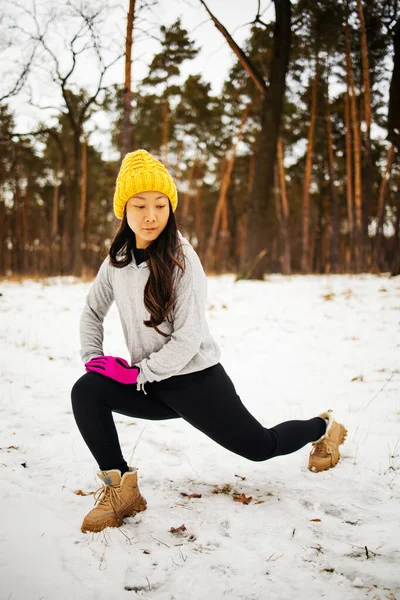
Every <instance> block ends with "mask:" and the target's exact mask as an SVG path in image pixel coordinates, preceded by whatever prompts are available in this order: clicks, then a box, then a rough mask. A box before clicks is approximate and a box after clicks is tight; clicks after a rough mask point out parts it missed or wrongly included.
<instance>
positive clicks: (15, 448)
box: [7, 446, 19, 450]
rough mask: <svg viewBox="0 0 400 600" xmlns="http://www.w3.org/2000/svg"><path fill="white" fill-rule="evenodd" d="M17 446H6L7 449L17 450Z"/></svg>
mask: <svg viewBox="0 0 400 600" xmlns="http://www.w3.org/2000/svg"><path fill="white" fill-rule="evenodd" d="M18 448H19V446H7V450H18Z"/></svg>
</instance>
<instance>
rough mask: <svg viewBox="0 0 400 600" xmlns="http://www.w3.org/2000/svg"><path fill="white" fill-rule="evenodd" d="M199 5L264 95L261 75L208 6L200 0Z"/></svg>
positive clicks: (264, 87)
mask: <svg viewBox="0 0 400 600" xmlns="http://www.w3.org/2000/svg"><path fill="white" fill-rule="evenodd" d="M200 3H201V4H202V5H203V6H204V8H205V9H206V11H207V12H208V14H209V15H210V18H211V20H212V21H213V23H214V25H215V27H216V28H217V29H218V31H220V32H221V33H222V35H223V36H224V38H225V39H226V41H227V42H228V44H229V46H230V47H231V48H232V50H233V52H234V53H235V54H236V56H237V57H238V59H239V61H240V62H241V64H242V65H243V67H244V68H245V69H246V71H247V73H248V74H249V75H250V77H251V79H252V80H253V81H254V83H255V85H256V86H257V89H258V90H259V91H260V92H261V94H265V92H266V89H267V87H266V84H265V81H264V78H263V77H262V75H261V74H260V73H259V71H258V70H257V69H256V67H255V66H254V65H253V63H252V62H251V61H250V59H249V58H248V56H247V55H246V54H245V53H244V52H243V50H242V49H241V48H239V46H238V45H237V43H236V42H235V40H234V39H233V38H232V36H231V35H230V34H229V32H228V31H227V30H226V29H225V27H224V26H223V25H222V24H221V23H220V22H219V21H218V19H217V18H216V17H215V16H214V15H213V14H212V12H211V11H210V9H209V8H208V6H207V4H206V3H205V2H204V0H200Z"/></svg>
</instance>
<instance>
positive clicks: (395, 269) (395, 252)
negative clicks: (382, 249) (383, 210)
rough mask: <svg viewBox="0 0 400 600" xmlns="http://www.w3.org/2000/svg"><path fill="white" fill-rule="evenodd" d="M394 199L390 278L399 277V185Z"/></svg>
mask: <svg viewBox="0 0 400 600" xmlns="http://www.w3.org/2000/svg"><path fill="white" fill-rule="evenodd" d="M395 198H396V220H395V222H394V236H393V246H392V256H391V261H390V274H391V275H392V277H394V276H395V275H400V185H398V187H397V192H396V195H395Z"/></svg>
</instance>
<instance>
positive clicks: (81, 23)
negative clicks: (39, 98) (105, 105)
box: [16, 2, 124, 276]
mask: <svg viewBox="0 0 400 600" xmlns="http://www.w3.org/2000/svg"><path fill="white" fill-rule="evenodd" d="M67 7H68V10H69V12H68V16H69V17H70V18H71V19H72V21H73V23H74V25H75V31H74V33H73V34H71V35H70V36H69V37H68V38H67V39H64V40H63V45H65V46H66V48H67V51H68V53H69V60H68V62H69V64H66V63H67V61H66V54H65V51H64V50H63V56H62V60H61V55H60V54H59V50H58V48H59V46H58V45H57V43H56V41H55V36H56V33H57V21H56V17H55V16H54V15H53V16H51V17H50V18H49V19H48V20H47V22H46V23H45V24H42V23H40V22H39V18H38V15H37V12H36V9H35V5H34V6H33V9H32V10H28V9H27V8H25V7H24V8H23V11H24V15H25V18H27V19H30V24H31V28H30V29H29V30H26V29H23V28H22V27H21V26H19V25H16V29H17V30H19V31H20V32H21V34H23V35H24V36H25V37H26V38H27V39H29V41H30V42H31V43H32V44H33V45H34V46H39V47H40V48H41V50H42V53H43V55H44V57H47V60H46V62H45V65H42V69H43V67H44V66H45V68H46V69H47V71H48V74H49V76H50V78H51V81H52V82H53V84H56V85H57V86H58V89H59V91H60V95H61V101H62V106H61V107H60V108H59V109H58V110H60V111H62V112H64V113H65V114H66V115H67V118H68V121H69V125H70V128H71V132H72V140H73V144H72V147H73V150H72V161H71V167H72V173H71V185H70V199H69V202H68V204H67V215H66V216H67V219H66V220H67V231H68V246H69V248H70V255H69V261H68V263H69V264H67V265H66V270H67V271H69V272H72V273H73V274H75V275H77V276H79V275H80V274H81V272H82V264H83V263H82V241H83V227H84V220H83V219H82V217H81V215H82V210H81V202H82V195H81V179H82V142H83V137H84V123H85V122H86V121H87V120H88V119H89V118H90V116H91V114H92V112H93V110H94V108H95V106H96V104H97V103H98V102H100V101H101V97H102V95H103V96H104V94H105V92H106V90H107V87H108V86H107V85H105V83H104V79H105V76H106V74H107V73H108V71H109V70H110V68H111V67H112V66H113V65H114V64H115V63H116V62H117V61H118V60H119V59H120V58H122V56H123V55H124V54H123V53H122V52H118V53H117V52H114V56H113V58H111V59H110V60H109V61H108V62H105V61H104V55H106V49H105V48H104V47H103V46H102V44H101V42H100V34H99V31H98V28H99V27H100V23H101V20H102V19H103V17H105V13H106V9H107V4H104V3H103V4H99V5H96V7H94V6H93V5H90V4H85V5H81V6H80V7H79V6H75V5H74V4H73V3H72V2H68V4H67ZM64 17H65V15H64ZM84 53H89V55H90V56H91V57H92V58H94V59H95V61H96V63H97V68H98V72H97V82H96V83H95V85H94V86H93V90H92V91H91V92H87V91H83V90H81V89H78V90H77V92H76V91H74V90H76V88H77V85H76V83H74V76H75V74H76V71H77V67H78V65H79V61H80V57H81V56H82V55H83V54H84ZM39 108H42V109H44V108H49V107H43V106H40V107H39ZM53 108H54V107H53ZM41 131H43V130H42V128H41ZM36 133H37V131H33V132H31V134H36ZM25 135H26V134H25Z"/></svg>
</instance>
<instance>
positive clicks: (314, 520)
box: [310, 519, 321, 523]
mask: <svg viewBox="0 0 400 600" xmlns="http://www.w3.org/2000/svg"><path fill="white" fill-rule="evenodd" d="M310 521H312V522H313V523H321V519H310Z"/></svg>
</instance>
